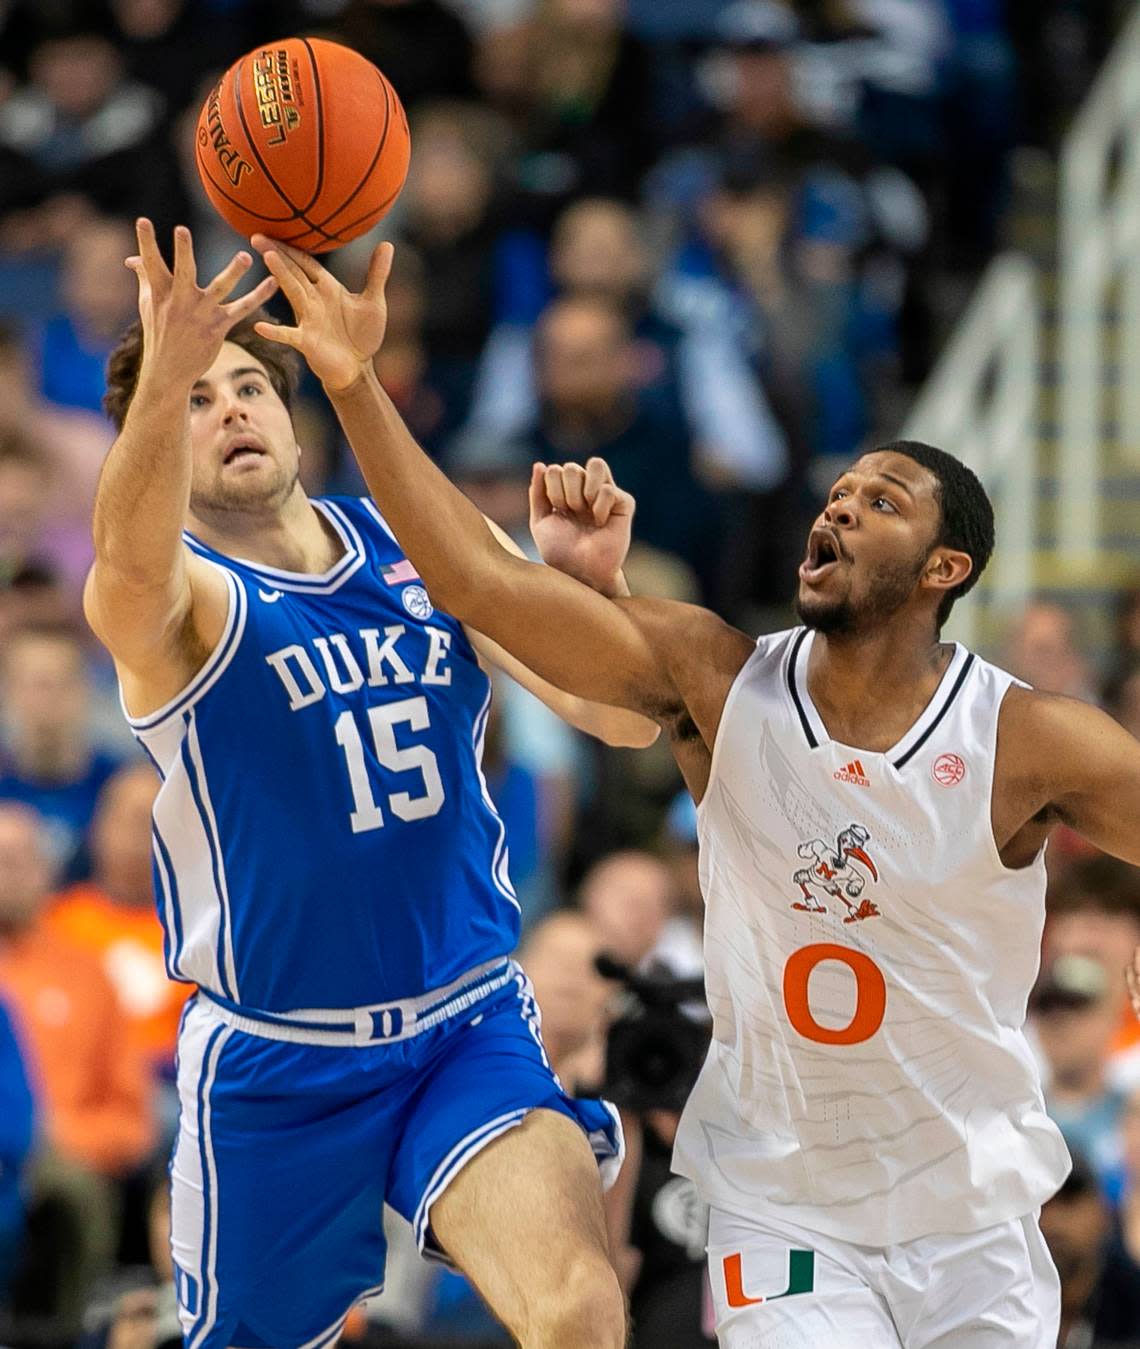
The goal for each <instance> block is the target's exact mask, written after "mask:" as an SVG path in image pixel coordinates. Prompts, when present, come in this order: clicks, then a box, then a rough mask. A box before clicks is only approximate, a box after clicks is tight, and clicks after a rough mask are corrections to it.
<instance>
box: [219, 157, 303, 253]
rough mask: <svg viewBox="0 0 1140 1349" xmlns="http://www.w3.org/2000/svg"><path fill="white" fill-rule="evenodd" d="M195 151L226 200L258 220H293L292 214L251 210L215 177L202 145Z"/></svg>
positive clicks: (274, 223)
mask: <svg viewBox="0 0 1140 1349" xmlns="http://www.w3.org/2000/svg"><path fill="white" fill-rule="evenodd" d="M195 153H196V155H197V158H198V167H199V168H200V169H201V170H202V172H203V173H204V174H205V175H206V177H207V178H208V179H209V180H210V182H211V183H212V184H213V186H214V187H216V188H217V190H218V192H219V194H220V195H221V196H223V197H225V199H226V201H228V202H232V203H233V205H234V206H237V207H238V208H239V209H240V210H242V211H244V212H245V214H246V215H251V216H253V217H254V218H255V219H256V220H268V221H269V223H270V224H273V225H288V224H289V223H290V222H291V221H292V219H293V217H292V216H291V215H266V214H265V212H264V211H251V210H250V208H249V207H248V206H247V205H246V204H245V202H243V201H242V200H241V199H240V198H239V197H235V196H232V195H231V194H230V193H229V192H227V191H226V189H225V188H224V187H223V185H222V184H221V183H219V182H218V180H217V179H216V178H215V177H214V175H213V174H212V173H211V172H210V165H209V163H208V162H207V161H206V160H205V159H204V158H203V157H202V147H201V146H200V145H199V146H195ZM231 228H232V226H231ZM239 233H240V231H239Z"/></svg>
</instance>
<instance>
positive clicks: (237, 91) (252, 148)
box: [234, 60, 336, 240]
mask: <svg viewBox="0 0 1140 1349" xmlns="http://www.w3.org/2000/svg"><path fill="white" fill-rule="evenodd" d="M244 65H245V61H244V60H242V61H240V62H239V63H238V65H237V66H236V67H235V69H234V105H235V107H236V108H237V114H238V121H240V122H241V129H242V130H243V131H244V132H245V139H246V144H247V145H248V146H249V152H250V154H251V155H253V157H254V159H256V160H257V162H258V164H259V165H260V166H261V171H262V173H264V174H265V177H266V179H267V181H268V183H269V186H270V187H271V188H272V189H273V190H274V192H276V193H277V195H278V196H279V197H280V198H281V200H282V201H283V202H284V203H285V205H286V206H292V207H293V214H292V215H291V216H287V217H286V221H285V223H288V222H289V221H291V220H301V221H303V222H304V223H305V224H306V225H308V227H309V228H310V229H311V230H312V231H313V233H314V234H320V235H322V236H323V237H324V238H325V239H328V240H335V237H336V236H335V235H332V234H326V233H325V231H324V230H323V229H321V227H320V226H319V225H314V224H313V222H312V221H311V220H310V219H309V217H308V216H307V215H306V214H305V213H304V211H300V210H298V209H297V207H296V206H293V203H292V202H291V201H290V200H289V198H288V197H287V196H286V195H285V193H284V191H282V188H281V185H280V183H278V181H277V179H276V178H274V176H273V175H272V174H271V173H270V172H269V165H268V164H266V162H265V160H264V159H263V158H262V154H261V151H260V150H259V149H258V148H257V145H256V143H255V141H254V139H253V133H252V132H251V131H250V129H249V121H248V119H247V118H246V115H245V106H244V105H243V103H242V101H241V83H240V80H239V76H240V74H241V68H242V66H244ZM318 162H319V161H318ZM314 200H316V198H314Z"/></svg>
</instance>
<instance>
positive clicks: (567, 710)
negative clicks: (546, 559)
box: [467, 516, 660, 749]
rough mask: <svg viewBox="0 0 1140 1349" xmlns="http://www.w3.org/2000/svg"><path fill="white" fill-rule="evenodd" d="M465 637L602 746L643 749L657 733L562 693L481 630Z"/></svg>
mask: <svg viewBox="0 0 1140 1349" xmlns="http://www.w3.org/2000/svg"><path fill="white" fill-rule="evenodd" d="M483 519H484V520H485V521H486V523H487V528H488V529H489V530H490V531H491V533H492V534H494V536H495V538H496V539H498V541H499V543H500V544H502V546H503V547H504V548H505V549H506V550H507V552H509V553H513V554H514V555H515V557H523V556H524V554H523V552H522V550H521V549H520V548H519V546H518V544H517V543H515V541H514V539H512V538H511V536H510V535H509V534H508V533H507V532H506V530H505V529H500V527H499V526H498V525H497V524H495V522H494V520H489V519H487V517H486V516H484V517H483ZM627 542H628V540H627ZM618 577H619V579H620V581H621V588H622V591H623V593H625V594H628V593H629V588H628V586H626V585H625V578H624V577H622V576H621V574H620V572H619V573H618ZM594 588H595V589H596V588H597V587H594ZM467 637H468V640H469V641H470V642H471V645H472V646H473V647H474V648H475V650H476V652H477V653H478V655H479V659H480V660H481V661H482V662H484V663H486V664H489V665H493V666H494V667H495V668H496V669H497V670H501V671H502V672H503V673H504V674H506V675H510V677H511V678H512V679H513V680H514V681H515V683H516V684H521V685H522V687H523V688H524V689H526V691H527V692H528V693H532V694H533V695H534V696H535V697H536V698H537V699H538V700H539V701H540V702H542V703H545V704H546V706H547V707H549V708H550V710H551V711H552V712H553V713H554V714H555V716H558V717H561V718H562V720H563V721H565V722H567V723H568V724H569V725H571V726H573V727H574V728H575V729H576V730H579V731H582V732H584V733H585V734H586V735H592V736H595V737H596V738H597V739H598V740H601V741H602V742H603V743H604V744H606V745H613V746H615V747H619V748H624V749H645V748H647V747H648V746H649V745H652V744H653V743H654V741H655V740H656V739H657V737H658V735H659V734H660V727H658V725H657V723H656V722H653V721H650V720H649V718H648V717H643V716H641V715H640V713H637V712H627V711H626V710H625V708H622V707H607V706H606V704H605V703H592V702H589V701H588V700H587V699H585V698H577V697H575V696H574V694H572V693H563V691H562V690H561V689H559V688H555V687H554V685H553V684H552V683H551V682H550V681H549V680H548V679H543V678H542V676H541V675H536V674H535V672H534V671H533V670H531V669H529V668H528V667H527V666H526V665H524V664H523V663H522V661H520V660H516V659H515V657H514V656H512V655H511V654H510V652H509V651H504V650H503V648H502V647H501V646H500V645H499V644H498V642H493V641H492V640H491V639H490V638H489V637H487V636H485V635H484V634H483V633H481V632H476V631H475V630H474V629H473V628H468V629H467Z"/></svg>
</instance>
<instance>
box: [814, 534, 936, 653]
mask: <svg viewBox="0 0 1140 1349" xmlns="http://www.w3.org/2000/svg"><path fill="white" fill-rule="evenodd" d="M926 556H927V555H926V554H925V553H923V554H922V556H921V557H918V558H916V559H915V560H914V561H913V562H910V563H906V562H892V563H888V564H887V565H885V566H883V567H882V568H881V569H880V570H879V571H877V572H876V573H875V575H874V576H873V577H872V581H871V586H870V590H869V593H868V595H867V598H866V599H865V600H864V601H863V603H862V604H860V605H858V606H856V605H855V604H853V603H852V602H851V598H850V596H844V597H843V599H840V600H835V601H833V602H831V603H828V602H827V601H826V600H822V601H814V600H813V599H812V598H811V597H810V596H809V597H808V598H807V599H806V600H805V599H804V597H803V596H802V595H801V594H797V595H796V614H797V616H798V618H799V620H800V622H801V623H802V624H803V625H804V627H806V628H812V629H813V630H814V631H816V632H822V633H823V634H824V636H826V637H854V636H856V635H857V634H859V633H865V632H872V631H874V629H875V628H878V627H881V626H882V625H883V623H885V622H886V620H887V619H889V618H891V617H892V616H893V615H894V614H896V613H898V611H899V610H900V609H901V608H902V607H903V606H904V605H905V604H906V603H907V601H908V600H909V599H910V597H911V595H913V594H914V587H915V583H916V582H917V580H918V578H919V577H920V576H921V575H922V571H923V568H924V567H925V566H926Z"/></svg>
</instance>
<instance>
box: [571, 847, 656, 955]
mask: <svg viewBox="0 0 1140 1349" xmlns="http://www.w3.org/2000/svg"><path fill="white" fill-rule="evenodd" d="M578 907H579V908H580V909H581V911H582V913H583V914H585V916H586V918H587V919H588V920H589V921H590V924H591V925H592V927H593V929H594V931H595V932H596V933H597V937H598V942H599V944H600V946H601V949H602V950H603V951H604V952H605V953H606V955H608V956H612V957H613V959H614V960H617V961H619V962H620V963H621V964H623V965H628V966H629V968H630V969H634V970H636V969H639V968H641V967H642V966H644V965H646V964H647V963H648V962H650V961H651V960H652V959H653V957H654V954H655V952H656V950H657V946H658V943H659V942H660V941H661V938H662V936H663V934H664V931H665V924H666V923H667V922H668V920H669V917H670V915H671V913H672V911H673V891H672V882H671V878H670V875H669V868H668V867H667V866H666V865H665V863H664V862H662V861H661V860H660V859H659V858H657V857H654V856H653V855H652V854H651V853H646V852H635V851H633V850H627V851H625V852H617V853H611V854H610V856H609V857H604V858H602V860H601V861H600V862H596V863H595V864H594V865H593V866H592V867H591V868H590V870H589V871H588V872H587V873H586V875H585V876H584V877H583V878H582V884H581V887H580V889H579V891H578Z"/></svg>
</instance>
